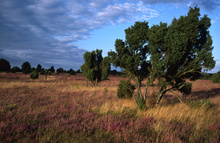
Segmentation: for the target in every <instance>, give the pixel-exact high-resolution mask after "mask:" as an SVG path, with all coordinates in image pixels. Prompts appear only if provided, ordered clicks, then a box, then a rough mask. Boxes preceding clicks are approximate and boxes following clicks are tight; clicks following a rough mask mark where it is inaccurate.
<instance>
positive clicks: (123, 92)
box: [117, 80, 135, 98]
mask: <svg viewBox="0 0 220 143" xmlns="http://www.w3.org/2000/svg"><path fill="white" fill-rule="evenodd" d="M134 89H135V86H134V85H132V84H131V82H130V81H129V80H127V81H126V80H120V83H119V84H118V90H117V96H118V98H131V97H132V96H133V94H134Z"/></svg>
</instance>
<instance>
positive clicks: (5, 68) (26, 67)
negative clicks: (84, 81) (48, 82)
mask: <svg viewBox="0 0 220 143" xmlns="http://www.w3.org/2000/svg"><path fill="white" fill-rule="evenodd" d="M0 71H1V72H11V73H17V72H22V73H23V74H31V73H33V74H32V76H31V78H36V77H38V74H40V75H51V74H53V73H55V72H56V74H60V73H67V74H69V75H75V74H79V73H81V71H80V69H78V70H76V71H75V70H73V69H71V68H70V69H69V70H64V69H63V68H61V67H60V68H58V69H57V70H55V69H54V66H51V67H50V68H49V69H46V68H43V67H42V66H41V65H40V64H38V65H37V67H36V68H35V67H31V64H30V63H29V62H28V61H26V62H24V63H23V64H22V65H21V68H19V67H18V66H13V67H12V68H11V65H10V63H9V61H7V60H5V59H3V58H2V59H0Z"/></svg>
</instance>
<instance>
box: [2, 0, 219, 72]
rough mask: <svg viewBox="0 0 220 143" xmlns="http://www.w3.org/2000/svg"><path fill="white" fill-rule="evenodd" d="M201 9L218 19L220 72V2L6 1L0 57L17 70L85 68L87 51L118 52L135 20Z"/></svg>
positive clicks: (151, 22)
mask: <svg viewBox="0 0 220 143" xmlns="http://www.w3.org/2000/svg"><path fill="white" fill-rule="evenodd" d="M196 5H197V6H198V7H200V10H201V11H200V12H201V15H202V16H203V15H204V14H207V15H208V17H210V18H211V20H212V26H211V28H210V29H209V30H210V34H211V36H212V38H213V46H214V50H213V55H214V59H215V60H216V67H215V69H213V70H212V71H211V72H217V71H220V40H219V39H220V36H219V33H220V28H219V27H220V1H219V0H199V1H198V0H181V1H179V0H127V1H125V0H22V1H20V0H0V19H1V20H0V58H4V59H6V60H8V61H9V62H10V64H11V66H21V65H22V63H23V62H25V61H28V62H30V64H31V65H32V66H34V67H36V66H37V64H41V65H42V66H43V67H45V68H49V67H50V66H54V67H55V68H59V67H62V68H64V69H70V68H73V69H75V70H77V69H79V68H80V66H81V65H82V64H83V62H84V61H83V54H84V53H85V52H86V51H92V50H95V49H102V50H103V56H106V55H107V52H108V51H110V50H114V42H115V40H116V39H117V38H119V39H124V37H125V34H124V29H126V28H128V27H129V26H131V25H133V24H134V23H135V21H144V20H146V21H148V22H149V26H152V25H154V24H159V22H161V21H162V22H167V23H168V24H170V23H171V21H172V19H173V18H179V17H180V16H181V15H186V14H187V12H188V10H189V7H190V6H191V7H194V6H196Z"/></svg>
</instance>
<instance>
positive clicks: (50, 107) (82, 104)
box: [0, 73, 220, 142]
mask: <svg viewBox="0 0 220 143" xmlns="http://www.w3.org/2000/svg"><path fill="white" fill-rule="evenodd" d="M109 79H110V80H108V81H104V82H102V83H101V85H100V86H98V87H87V86H85V85H86V82H85V79H84V78H83V77H82V76H78V75H74V76H69V77H68V75H48V78H47V79H45V77H44V76H42V75H40V77H39V79H36V80H31V79H30V77H29V75H23V74H11V73H8V74H5V73H0V85H1V86H0V142H219V134H220V96H219V92H220V84H216V83H215V84H214V83H212V82H210V81H209V80H199V81H194V82H193V91H192V93H191V94H190V95H189V96H188V97H181V98H183V99H184V101H185V102H186V101H188V104H187V106H185V105H183V104H181V103H180V102H179V101H178V100H177V99H176V97H175V96H172V95H171V93H167V94H166V95H165V98H163V99H162V103H161V104H160V105H159V106H157V107H153V108H152V107H148V108H147V109H146V110H141V111H140V110H138V109H137V107H136V104H135V102H134V100H133V99H119V98H117V85H118V83H119V81H120V80H121V79H123V78H121V77H113V76H111V77H109ZM143 88H144V87H143ZM155 90H156V89H154V88H150V91H149V92H152V91H155ZM206 105H210V106H206Z"/></svg>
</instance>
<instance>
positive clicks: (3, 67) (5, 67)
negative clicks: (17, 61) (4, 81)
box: [0, 59, 11, 72]
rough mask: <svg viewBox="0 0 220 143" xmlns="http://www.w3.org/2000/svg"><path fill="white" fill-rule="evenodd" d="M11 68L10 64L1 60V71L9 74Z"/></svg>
mask: <svg viewBox="0 0 220 143" xmlns="http://www.w3.org/2000/svg"><path fill="white" fill-rule="evenodd" d="M10 68H11V65H10V63H9V62H8V61H7V60H5V59H0V71H6V72H9V71H10Z"/></svg>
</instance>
